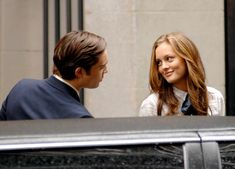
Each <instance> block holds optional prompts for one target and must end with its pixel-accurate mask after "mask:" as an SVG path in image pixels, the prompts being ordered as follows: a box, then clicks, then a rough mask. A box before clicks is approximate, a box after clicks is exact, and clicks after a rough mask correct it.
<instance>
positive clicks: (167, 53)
mask: <svg viewBox="0 0 235 169" xmlns="http://www.w3.org/2000/svg"><path fill="white" fill-rule="evenodd" d="M155 56H156V58H155V59H156V63H157V68H158V71H159V73H160V74H161V75H162V76H163V78H164V79H165V80H166V81H167V82H168V83H171V84H173V85H174V86H175V87H177V88H179V89H181V90H187V87H186V76H187V73H186V72H187V67H186V63H185V60H184V59H183V58H182V57H180V56H177V55H176V53H175V52H174V51H173V49H172V47H171V46H170V45H169V44H168V43H166V42H164V43H162V44H160V45H159V46H158V47H157V48H156V50H155Z"/></svg>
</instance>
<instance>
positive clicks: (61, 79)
mask: <svg viewBox="0 0 235 169" xmlns="http://www.w3.org/2000/svg"><path fill="white" fill-rule="evenodd" d="M53 76H54V77H55V78H56V79H58V80H59V81H61V82H63V83H65V84H66V85H68V86H70V87H71V88H73V89H74V90H75V91H76V93H77V94H78V96H79V91H78V90H77V89H76V88H75V87H74V86H73V85H71V84H70V83H68V82H67V81H65V80H64V79H63V78H61V77H60V76H58V75H56V74H53Z"/></svg>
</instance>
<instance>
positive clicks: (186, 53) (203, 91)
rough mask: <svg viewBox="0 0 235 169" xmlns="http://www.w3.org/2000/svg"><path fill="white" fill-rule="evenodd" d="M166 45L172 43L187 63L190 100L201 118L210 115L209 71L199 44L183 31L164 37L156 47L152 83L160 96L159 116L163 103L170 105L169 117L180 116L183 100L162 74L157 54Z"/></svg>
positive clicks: (156, 42) (151, 76)
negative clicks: (198, 47)
mask: <svg viewBox="0 0 235 169" xmlns="http://www.w3.org/2000/svg"><path fill="white" fill-rule="evenodd" d="M163 42H166V43H168V44H169V45H170V46H171V47H172V49H173V51H174V52H175V54H176V55H177V56H179V57H182V58H183V59H184V60H185V63H186V67H187V75H188V76H187V80H186V81H187V90H188V94H189V99H190V101H191V103H192V106H193V107H194V108H195V109H196V111H197V113H198V115H207V109H208V94H207V87H206V84H205V69H204V67H203V63H202V61H201V57H200V54H199V52H198V49H197V47H196V45H195V44H194V43H193V42H192V41H191V40H190V39H189V38H187V37H186V36H185V35H184V34H182V33H180V32H172V33H168V34H164V35H162V36H160V37H159V38H158V39H157V40H156V41H155V43H154V45H153V48H152V56H151V63H150V74H149V83H150V90H151V92H156V93H158V94H159V99H158V104H157V113H158V115H161V111H162V107H163V104H166V105H168V106H169V112H168V115H174V114H177V113H178V108H179V101H178V100H177V99H176V97H175V95H174V93H173V88H172V87H173V86H172V84H169V83H168V82H167V81H166V80H165V79H164V78H163V77H162V75H161V74H160V73H159V71H158V64H157V62H156V55H155V51H156V48H157V47H158V46H159V45H160V44H162V43H163Z"/></svg>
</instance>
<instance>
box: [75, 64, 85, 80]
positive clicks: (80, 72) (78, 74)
mask: <svg viewBox="0 0 235 169" xmlns="http://www.w3.org/2000/svg"><path fill="white" fill-rule="evenodd" d="M83 71H84V70H83V68H81V67H77V68H76V69H75V72H74V73H75V77H76V78H81V77H82V76H83Z"/></svg>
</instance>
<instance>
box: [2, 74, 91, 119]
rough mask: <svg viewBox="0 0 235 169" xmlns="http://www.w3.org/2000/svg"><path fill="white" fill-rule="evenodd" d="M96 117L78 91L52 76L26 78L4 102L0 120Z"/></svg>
mask: <svg viewBox="0 0 235 169" xmlns="http://www.w3.org/2000/svg"><path fill="white" fill-rule="evenodd" d="M82 117H92V115H91V114H90V113H89V112H88V111H87V109H86V108H85V107H84V106H83V105H82V104H81V103H80V101H79V96H78V95H77V93H76V91H75V90H74V89H72V88H71V87H70V86H68V85H67V84H65V83H63V82H61V81H60V80H58V79H56V78H55V77H54V76H51V77H49V78H47V79H44V80H33V79H24V80H21V81H19V82H18V83H17V84H16V85H15V86H14V87H13V89H12V90H11V91H10V93H9V95H8V96H7V98H6V100H5V101H4V102H3V104H2V108H1V111H0V120H25V119H62V118H82Z"/></svg>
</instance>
